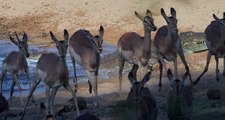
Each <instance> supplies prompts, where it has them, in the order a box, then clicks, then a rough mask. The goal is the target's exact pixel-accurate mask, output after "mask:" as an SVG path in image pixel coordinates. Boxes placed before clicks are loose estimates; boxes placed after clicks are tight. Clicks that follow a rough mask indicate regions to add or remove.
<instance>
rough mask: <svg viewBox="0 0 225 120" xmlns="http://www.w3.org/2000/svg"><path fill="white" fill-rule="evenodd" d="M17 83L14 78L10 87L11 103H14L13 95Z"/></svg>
mask: <svg viewBox="0 0 225 120" xmlns="http://www.w3.org/2000/svg"><path fill="white" fill-rule="evenodd" d="M15 84H16V82H15V81H14V80H12V85H11V87H10V97H9V101H10V103H12V96H13V91H14V86H15Z"/></svg>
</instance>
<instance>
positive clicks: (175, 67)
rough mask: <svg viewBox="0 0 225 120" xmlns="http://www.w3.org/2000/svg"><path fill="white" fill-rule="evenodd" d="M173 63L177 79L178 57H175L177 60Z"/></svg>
mask: <svg viewBox="0 0 225 120" xmlns="http://www.w3.org/2000/svg"><path fill="white" fill-rule="evenodd" d="M173 65H174V75H175V79H177V78H178V72H177V57H176V58H175V60H174V61H173Z"/></svg>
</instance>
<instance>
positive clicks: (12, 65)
mask: <svg viewBox="0 0 225 120" xmlns="http://www.w3.org/2000/svg"><path fill="white" fill-rule="evenodd" d="M15 35H16V39H17V40H14V38H13V37H12V36H9V38H10V40H11V41H12V43H14V44H15V45H16V46H18V48H19V51H13V52H11V53H9V55H8V56H7V57H6V58H5V59H4V60H3V62H2V76H1V78H0V92H1V93H2V82H3V79H4V77H5V75H6V72H10V73H11V74H12V78H13V80H12V85H11V88H10V98H9V99H10V102H11V101H12V95H13V90H14V86H15V84H16V85H17V87H18V90H19V92H20V98H21V104H23V98H22V93H21V91H22V88H21V87H20V83H19V80H18V74H19V73H20V72H25V74H26V78H27V82H28V85H29V87H30V88H31V85H30V77H29V67H28V65H27V60H26V58H28V57H29V56H30V54H29V52H28V44H27V40H28V36H27V34H26V33H24V34H23V38H22V40H21V39H20V38H19V37H18V35H17V33H16V32H15Z"/></svg>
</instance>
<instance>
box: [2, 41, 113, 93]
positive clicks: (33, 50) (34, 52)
mask: <svg viewBox="0 0 225 120" xmlns="http://www.w3.org/2000/svg"><path fill="white" fill-rule="evenodd" d="M115 50H116V48H115V47H114V46H112V45H109V44H103V53H102V54H101V57H102V58H104V56H105V55H108V54H110V53H113V52H115ZM0 51H1V53H0V74H1V73H2V61H3V59H4V58H5V57H6V56H7V55H8V54H9V53H10V52H11V51H18V48H17V47H16V46H15V45H13V44H11V43H10V41H4V40H0ZM29 52H30V54H31V56H30V57H29V59H27V60H28V65H29V72H30V78H31V83H32V81H33V78H34V70H35V67H36V63H37V60H38V58H39V57H40V55H41V54H42V53H43V52H54V53H57V50H56V48H54V47H53V48H44V47H41V46H34V45H29ZM66 63H67V66H68V69H69V77H70V78H71V77H73V76H74V75H73V65H72V62H71V60H70V57H69V54H67V56H66ZM76 69H77V70H76V73H77V76H78V82H79V83H83V82H86V81H87V77H86V73H85V71H84V69H83V68H82V67H81V66H80V65H76ZM108 72H110V69H100V70H99V78H100V79H107V77H108V76H107V75H108ZM11 82H12V76H11V74H9V73H7V75H6V77H5V78H4V80H3V84H2V86H3V93H4V92H9V90H10V86H11ZM19 82H20V84H21V87H22V89H23V90H29V86H28V84H27V80H26V77H25V74H20V75H19ZM42 86H43V84H42V83H41V85H39V86H38V87H39V88H42ZM14 89H15V90H17V87H16V86H15V88H14Z"/></svg>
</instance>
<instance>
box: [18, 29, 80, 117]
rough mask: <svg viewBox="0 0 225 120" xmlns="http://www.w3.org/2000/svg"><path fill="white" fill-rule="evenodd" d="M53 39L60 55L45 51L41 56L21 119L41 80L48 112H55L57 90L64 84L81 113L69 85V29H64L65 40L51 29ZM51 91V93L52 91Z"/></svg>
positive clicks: (74, 94)
mask: <svg viewBox="0 0 225 120" xmlns="http://www.w3.org/2000/svg"><path fill="white" fill-rule="evenodd" d="M50 36H51V39H52V40H53V41H54V42H55V44H56V47H57V49H58V53H59V55H57V54H55V53H43V54H42V55H41V57H40V58H39V60H38V62H37V65H36V68H35V76H34V83H33V85H32V88H31V91H30V93H29V95H28V97H27V101H26V103H25V106H24V108H23V111H22V115H21V119H23V117H24V115H25V110H26V107H27V104H28V102H29V100H30V97H31V95H32V94H33V92H34V90H35V89H36V87H37V85H38V84H39V83H40V82H41V80H42V81H43V82H44V84H45V94H46V97H47V103H48V114H50V115H54V114H53V105H54V99H55V95H56V92H57V90H58V88H59V87H61V86H63V87H64V88H65V89H66V90H67V91H69V92H70V93H71V94H72V95H73V99H74V102H75V106H76V109H77V114H78V115H79V108H78V104H77V99H76V93H75V91H73V90H72V88H71V86H70V85H69V81H68V80H69V72H68V68H67V65H66V58H65V57H66V53H67V47H68V39H69V34H68V32H67V30H66V29H65V30H64V40H60V41H59V40H58V39H57V38H56V37H55V36H54V35H53V33H52V32H51V31H50ZM50 92H51V93H50Z"/></svg>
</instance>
